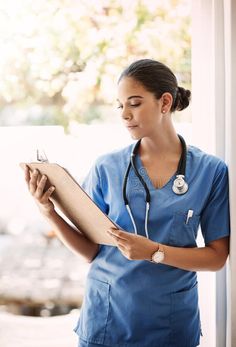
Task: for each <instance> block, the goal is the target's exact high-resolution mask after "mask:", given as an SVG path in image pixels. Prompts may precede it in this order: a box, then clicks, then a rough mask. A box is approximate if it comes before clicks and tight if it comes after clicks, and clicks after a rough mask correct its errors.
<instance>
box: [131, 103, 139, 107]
mask: <svg viewBox="0 0 236 347" xmlns="http://www.w3.org/2000/svg"><path fill="white" fill-rule="evenodd" d="M140 105H141V104H131V105H130V106H132V107H138V106H140Z"/></svg>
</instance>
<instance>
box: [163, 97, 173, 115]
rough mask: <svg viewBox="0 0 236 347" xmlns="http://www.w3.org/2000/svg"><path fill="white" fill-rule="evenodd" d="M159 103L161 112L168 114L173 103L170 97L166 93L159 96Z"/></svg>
mask: <svg viewBox="0 0 236 347" xmlns="http://www.w3.org/2000/svg"><path fill="white" fill-rule="evenodd" d="M161 102H162V107H161V112H162V113H169V112H170V109H171V106H172V103H173V98H172V95H171V94H170V93H168V92H166V93H163V94H162V96H161Z"/></svg>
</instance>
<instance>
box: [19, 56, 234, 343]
mask: <svg viewBox="0 0 236 347" xmlns="http://www.w3.org/2000/svg"><path fill="white" fill-rule="evenodd" d="M117 100H118V107H119V109H120V115H121V117H122V120H123V123H124V126H125V127H127V129H128V131H129V132H130V135H131V137H132V139H133V140H135V143H134V144H133V143H132V144H131V145H129V146H127V147H124V148H121V149H120V150H116V151H113V152H111V153H108V154H106V155H102V156H100V157H99V158H98V159H97V160H96V162H95V163H94V165H93V166H92V168H91V170H90V172H89V173H88V175H87V177H86V178H85V180H84V182H83V188H84V189H85V190H86V192H87V193H88V194H89V195H90V196H91V198H92V199H93V200H94V201H95V203H96V204H97V205H98V206H99V207H100V209H102V210H103V211H104V212H105V213H106V214H107V215H108V216H109V217H110V218H111V219H112V220H114V221H115V222H116V224H117V225H119V227H120V228H119V229H118V228H117V229H110V230H107V232H108V233H109V235H111V236H112V237H113V238H114V240H115V243H116V247H113V246H105V245H101V246H98V245H96V244H94V243H92V242H91V241H89V240H88V239H86V237H85V236H84V235H83V234H82V233H80V232H78V231H76V230H74V229H73V228H72V227H71V226H70V225H68V224H67V222H66V221H65V220H63V219H62V217H61V216H59V215H58V214H57V212H56V211H55V209H54V206H53V204H52V202H51V201H50V196H51V194H52V192H53V188H49V190H47V191H46V192H45V193H44V191H43V189H44V186H45V182H46V179H47V178H46V177H44V176H43V177H42V178H41V179H40V180H38V172H37V171H36V172H34V174H33V175H32V176H31V175H30V174H29V171H28V170H27V169H26V172H25V177H26V182H27V184H28V186H29V190H30V192H31V194H32V195H33V197H34V199H35V201H36V203H37V204H38V207H39V209H40V211H41V212H42V214H43V215H44V216H45V218H46V219H47V220H48V221H49V222H50V224H51V225H52V227H53V229H54V230H55V231H56V233H57V235H58V237H59V238H60V239H61V240H62V241H63V242H64V244H65V245H66V246H67V247H68V248H70V249H71V250H72V251H73V252H75V253H79V254H82V255H83V256H84V257H85V259H86V260H87V261H88V262H91V267H90V271H89V274H88V277H87V282H86V290H85V296H84V301H83V305H82V309H81V314H80V317H79V320H78V323H77V325H76V327H75V328H74V331H75V332H76V333H77V334H78V336H79V346H80V347H85V346H86V347H105V346H106V347H196V346H198V345H199V344H200V336H201V335H202V331H201V321H200V312H199V306H198V281H197V273H196V272H197V271H217V270H219V269H221V268H222V267H223V266H224V264H225V262H226V259H227V256H228V252H229V234H230V221H229V193H228V170H227V166H226V164H225V163H224V161H222V160H221V159H220V158H218V157H216V156H213V155H210V154H207V153H205V152H203V151H202V150H201V149H199V148H197V147H196V146H193V145H190V144H188V145H185V141H184V139H183V138H182V137H181V136H180V135H178V134H177V133H176V131H175V128H174V126H173V123H172V113H173V112H174V111H176V110H183V109H184V108H186V107H187V106H188V105H189V100H190V91H189V90H185V89H184V88H181V87H179V86H178V84H177V80H176V77H175V75H174V74H173V73H172V71H171V70H170V69H169V68H168V67H167V66H165V65H164V64H162V63H160V62H158V61H155V60H150V59H142V60H138V61H135V62H134V63H132V64H131V65H130V66H129V67H127V68H126V69H125V70H124V71H123V73H122V74H121V76H120V78H119V83H118V99H117ZM185 146H186V147H185ZM185 151H186V153H185ZM131 164H132V165H131ZM177 174H180V176H178V178H177V181H176V175H177ZM124 178H125V180H124ZM95 223H96V221H95ZM199 225H201V232H202V235H203V238H204V241H205V246H204V247H198V246H197V244H196V237H197V232H198V227H199Z"/></svg>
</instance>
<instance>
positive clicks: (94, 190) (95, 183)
mask: <svg viewBox="0 0 236 347" xmlns="http://www.w3.org/2000/svg"><path fill="white" fill-rule="evenodd" d="M81 187H82V188H83V190H84V191H85V192H86V193H87V194H88V195H89V196H90V198H91V199H92V200H93V201H94V202H95V204H96V205H97V206H98V207H99V208H100V209H101V210H102V211H103V212H104V213H106V214H108V205H107V204H106V203H105V201H104V198H103V193H102V184H101V178H100V175H99V170H98V167H97V164H96V163H95V164H94V165H93V166H92V167H91V169H90V170H89V172H88V174H87V175H86V176H85V178H84V180H83V182H82V184H81Z"/></svg>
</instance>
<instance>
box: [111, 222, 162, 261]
mask: <svg viewBox="0 0 236 347" xmlns="http://www.w3.org/2000/svg"><path fill="white" fill-rule="evenodd" d="M107 232H108V233H109V235H110V236H112V237H113V238H114V240H115V241H116V245H117V247H118V248H119V250H120V251H121V253H122V254H123V255H124V256H125V257H126V258H127V259H129V260H151V256H152V254H153V253H154V252H155V251H156V250H157V249H158V243H157V242H154V241H151V240H149V239H147V238H146V237H144V236H141V235H136V234H131V233H129V232H126V231H123V230H120V229H116V228H110V229H108V230H107Z"/></svg>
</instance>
